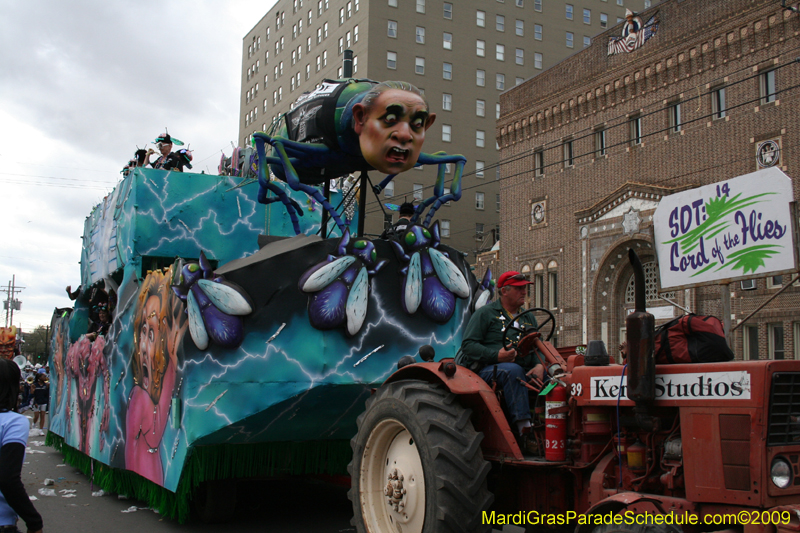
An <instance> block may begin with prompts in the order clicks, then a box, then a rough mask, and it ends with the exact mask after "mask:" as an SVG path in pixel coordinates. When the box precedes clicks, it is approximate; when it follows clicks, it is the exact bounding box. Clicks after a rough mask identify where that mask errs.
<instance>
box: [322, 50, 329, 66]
mask: <svg viewBox="0 0 800 533" xmlns="http://www.w3.org/2000/svg"><path fill="white" fill-rule="evenodd" d="M322 66H323V67H327V66H328V51H327V50H323V51H322Z"/></svg>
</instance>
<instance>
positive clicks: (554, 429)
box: [544, 385, 567, 461]
mask: <svg viewBox="0 0 800 533" xmlns="http://www.w3.org/2000/svg"><path fill="white" fill-rule="evenodd" d="M566 406H567V388H566V387H564V386H561V385H557V386H555V387H553V389H552V390H551V391H550V392H548V393H547V396H545V415H544V423H545V430H544V437H545V441H546V445H545V452H544V457H545V459H547V460H548V461H565V460H566V459H567V413H566V409H563V408H565V407H566ZM554 410H558V411H560V412H556V413H554V412H553V411H554Z"/></svg>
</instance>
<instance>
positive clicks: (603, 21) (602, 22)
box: [600, 13, 608, 28]
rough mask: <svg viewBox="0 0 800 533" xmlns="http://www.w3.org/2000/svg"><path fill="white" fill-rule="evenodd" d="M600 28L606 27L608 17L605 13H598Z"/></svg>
mask: <svg viewBox="0 0 800 533" xmlns="http://www.w3.org/2000/svg"><path fill="white" fill-rule="evenodd" d="M600 27H601V28H607V27H608V15H607V14H605V13H600Z"/></svg>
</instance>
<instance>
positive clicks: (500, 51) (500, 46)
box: [494, 44, 506, 61]
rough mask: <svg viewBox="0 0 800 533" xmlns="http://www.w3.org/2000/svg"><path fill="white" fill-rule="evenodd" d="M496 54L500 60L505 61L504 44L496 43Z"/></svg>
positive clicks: (496, 57)
mask: <svg viewBox="0 0 800 533" xmlns="http://www.w3.org/2000/svg"><path fill="white" fill-rule="evenodd" d="M494 56H495V59H497V60H498V61H505V57H506V47H505V45H503V44H496V45H495V47H494Z"/></svg>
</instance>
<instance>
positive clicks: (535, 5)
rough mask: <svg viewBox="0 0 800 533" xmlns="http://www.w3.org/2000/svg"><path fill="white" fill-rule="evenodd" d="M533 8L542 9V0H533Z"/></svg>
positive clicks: (535, 9)
mask: <svg viewBox="0 0 800 533" xmlns="http://www.w3.org/2000/svg"><path fill="white" fill-rule="evenodd" d="M533 10H534V11H541V10H542V0H533Z"/></svg>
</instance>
